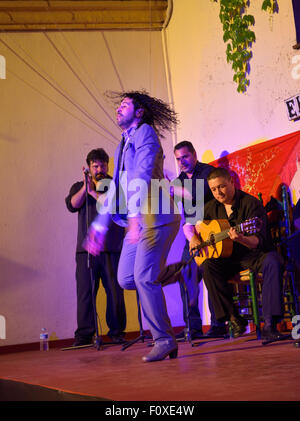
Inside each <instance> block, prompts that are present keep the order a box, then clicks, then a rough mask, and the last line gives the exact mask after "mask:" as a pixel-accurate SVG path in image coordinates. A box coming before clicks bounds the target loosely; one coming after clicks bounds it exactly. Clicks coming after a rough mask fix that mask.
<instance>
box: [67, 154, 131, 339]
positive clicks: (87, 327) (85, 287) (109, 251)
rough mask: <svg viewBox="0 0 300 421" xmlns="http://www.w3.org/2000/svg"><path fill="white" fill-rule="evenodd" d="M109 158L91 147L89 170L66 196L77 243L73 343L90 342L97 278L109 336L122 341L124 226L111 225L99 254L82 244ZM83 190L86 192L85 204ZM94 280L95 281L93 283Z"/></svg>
mask: <svg viewBox="0 0 300 421" xmlns="http://www.w3.org/2000/svg"><path fill="white" fill-rule="evenodd" d="M108 161H109V158H108V155H107V153H106V152H105V151H104V149H102V148H99V149H93V150H92V151H90V152H89V153H88V155H87V158H86V162H87V165H88V171H87V170H84V169H83V180H84V181H80V182H77V183H75V184H73V186H72V187H71V189H70V192H69V195H68V196H67V197H66V205H67V208H68V210H69V211H70V212H73V213H75V212H77V213H78V232H77V247H76V283H77V329H76V331H75V342H74V344H73V346H81V345H88V344H91V343H92V339H93V336H94V334H95V327H96V322H97V321H95V316H94V304H93V300H95V298H96V295H97V291H98V288H99V280H100V278H101V280H102V285H103V287H104V289H105V292H106V298H107V307H106V322H107V326H108V328H109V331H108V336H109V337H110V338H111V340H112V342H114V343H122V342H124V340H123V336H124V329H125V326H126V312H125V303H124V294H123V290H122V288H121V287H120V286H119V284H118V281H117V269H118V263H119V258H120V251H121V248H122V243H123V237H124V230H123V228H121V227H119V226H118V225H116V224H112V225H111V229H110V232H109V235H108V236H107V241H106V243H105V245H104V247H103V251H102V252H101V254H100V255H97V256H91V255H88V253H87V252H86V250H85V249H84V248H83V247H82V242H83V240H84V238H85V236H86V234H87V228H88V226H89V225H90V223H91V222H92V221H93V220H94V219H95V217H96V215H97V209H96V204H97V200H98V199H99V196H100V193H98V192H97V191H96V185H97V183H98V182H100V181H101V180H103V179H107V178H109V179H111V177H110V176H109V175H108V174H107V171H108ZM86 191H87V193H88V196H87V199H88V203H87V204H86ZM86 205H87V206H86ZM86 210H88V215H86ZM88 261H89V262H90V267H89V264H88ZM90 268H91V269H90ZM92 278H93V279H92ZM93 283H95V284H94V285H93ZM93 289H94V291H93ZM94 303H95V301H94Z"/></svg>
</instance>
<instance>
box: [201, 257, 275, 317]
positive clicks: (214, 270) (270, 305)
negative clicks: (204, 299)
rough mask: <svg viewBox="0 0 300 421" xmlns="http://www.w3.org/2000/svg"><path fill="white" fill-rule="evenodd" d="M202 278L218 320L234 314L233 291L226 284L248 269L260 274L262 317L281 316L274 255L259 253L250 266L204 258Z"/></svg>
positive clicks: (226, 259)
mask: <svg viewBox="0 0 300 421" xmlns="http://www.w3.org/2000/svg"><path fill="white" fill-rule="evenodd" d="M202 267H203V277H204V282H205V284H206V287H207V290H208V294H209V296H210V299H211V301H212V304H213V307H214V310H215V315H216V318H217V319H218V320H221V321H226V320H229V318H230V315H235V314H236V309H235V306H234V303H233V299H232V288H231V285H230V284H229V283H228V282H227V281H228V279H230V278H231V277H233V276H234V275H235V274H236V273H238V272H240V271H241V270H244V269H248V268H251V269H253V270H255V271H256V272H262V275H263V286H262V312H263V317H264V319H265V320H266V319H267V318H271V317H272V318H273V319H278V320H279V319H280V318H281V316H282V310H283V308H282V266H281V263H280V260H279V256H278V254H277V253H276V252H269V253H262V254H261V256H259V258H258V259H255V261H253V262H252V263H250V264H249V260H247V261H246V260H244V261H243V260H240V261H239V260H234V259H233V258H218V259H214V258H211V259H207V260H205V261H204V263H203V264H202Z"/></svg>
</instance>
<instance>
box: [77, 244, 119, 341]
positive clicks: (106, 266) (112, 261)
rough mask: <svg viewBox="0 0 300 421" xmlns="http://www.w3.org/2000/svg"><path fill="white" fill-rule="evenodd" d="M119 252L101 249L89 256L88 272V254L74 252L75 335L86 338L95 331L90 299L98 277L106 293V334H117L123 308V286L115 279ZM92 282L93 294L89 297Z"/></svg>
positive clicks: (92, 307) (91, 300)
mask: <svg viewBox="0 0 300 421" xmlns="http://www.w3.org/2000/svg"><path fill="white" fill-rule="evenodd" d="M119 258H120V253H113V252H102V253H100V255H99V256H96V257H95V256H92V255H90V263H91V268H92V277H93V279H91V271H90V269H89V268H88V254H87V253H77V254H76V282H77V329H76V331H75V337H77V338H87V339H90V338H91V337H92V336H93V335H94V333H95V326H96V324H95V318H94V306H93V300H94V299H95V297H96V296H97V291H98V288H99V282H100V278H101V281H102V285H103V287H104V289H105V292H106V302H107V305H106V323H107V326H108V328H109V332H108V335H110V336H112V335H119V334H121V333H123V331H124V330H125V327H126V310H125V302H124V293H123V289H122V288H121V287H120V285H119V283H118V281H117V270H118V263H119ZM93 282H94V296H93V293H92V292H93Z"/></svg>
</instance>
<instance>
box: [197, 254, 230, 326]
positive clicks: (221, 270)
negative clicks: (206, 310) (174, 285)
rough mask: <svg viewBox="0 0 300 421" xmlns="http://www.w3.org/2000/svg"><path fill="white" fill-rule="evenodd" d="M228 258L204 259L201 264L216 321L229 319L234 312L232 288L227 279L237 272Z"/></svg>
mask: <svg viewBox="0 0 300 421" xmlns="http://www.w3.org/2000/svg"><path fill="white" fill-rule="evenodd" d="M234 266H235V265H234V264H233V262H232V261H231V260H230V259H222V258H218V259H214V258H211V259H206V260H205V261H204V262H203V264H202V268H203V278H204V282H205V285H206V288H207V291H208V295H209V297H210V300H211V303H212V306H213V308H214V312H215V317H216V319H217V320H218V321H226V320H229V318H230V315H231V314H234V313H235V306H234V303H233V299H232V290H231V287H230V285H229V284H228V279H230V277H231V276H233V275H234V274H235V273H237V272H238V270H236V269H235V268H234Z"/></svg>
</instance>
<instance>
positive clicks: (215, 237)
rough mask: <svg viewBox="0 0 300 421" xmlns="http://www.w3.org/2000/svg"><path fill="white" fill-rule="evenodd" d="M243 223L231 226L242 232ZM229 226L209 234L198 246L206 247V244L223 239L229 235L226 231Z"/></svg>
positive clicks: (209, 244)
mask: <svg viewBox="0 0 300 421" xmlns="http://www.w3.org/2000/svg"><path fill="white" fill-rule="evenodd" d="M242 225H243V224H239V225H236V226H235V227H233V228H234V229H235V230H236V231H237V232H238V233H240V232H243V228H242ZM230 228H231V227H230ZM230 228H226V229H225V230H223V231H221V232H218V233H214V234H212V235H211V236H210V238H209V239H208V240H206V241H203V242H202V243H201V244H200V246H199V247H201V248H202V247H207V246H211V245H213V244H215V243H219V242H220V241H223V240H225V239H226V238H228V237H229V235H228V232H229V229H230Z"/></svg>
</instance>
